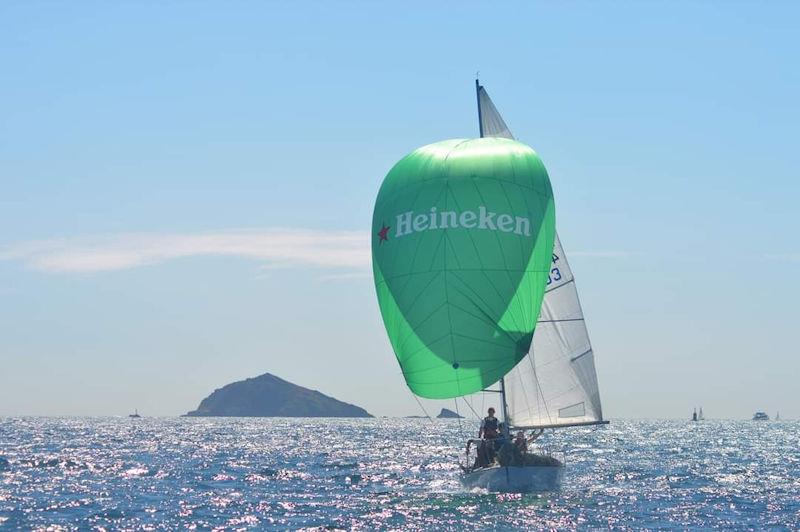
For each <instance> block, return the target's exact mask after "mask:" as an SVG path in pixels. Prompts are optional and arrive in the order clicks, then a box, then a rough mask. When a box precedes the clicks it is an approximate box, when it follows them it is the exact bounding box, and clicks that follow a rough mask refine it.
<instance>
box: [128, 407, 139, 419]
mask: <svg viewBox="0 0 800 532" xmlns="http://www.w3.org/2000/svg"><path fill="white" fill-rule="evenodd" d="M128 417H131V418H139V417H142V416H140V415H139V409H138V408H137V409H136V410H135V411H134V413H133V414H128Z"/></svg>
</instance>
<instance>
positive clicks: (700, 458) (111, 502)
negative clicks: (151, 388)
mask: <svg viewBox="0 0 800 532" xmlns="http://www.w3.org/2000/svg"><path fill="white" fill-rule="evenodd" d="M474 430H475V427H474V426H473V424H471V423H468V422H463V421H462V422H459V421H457V420H437V421H435V422H429V421H427V420H407V419H369V420H333V419H297V420H288V419H238V418H237V419H232V418H216V419H203V418H161V419H150V418H142V419H128V418H94V419H89V418H86V419H80V418H21V419H9V418H5V419H0V528H11V529H13V528H20V529H30V528H34V527H46V526H49V525H54V526H56V527H58V526H60V527H64V528H66V529H70V528H89V527H106V528H152V527H158V528H163V529H174V528H195V527H199V528H213V527H220V526H221V527H229V528H268V527H276V528H301V527H326V528H334V529H336V528H340V529H351V528H362V529H373V528H398V527H403V528H420V529H478V528H510V527H522V528H529V529H530V528H545V527H546V528H578V527H580V528H585V527H603V528H608V527H611V528H617V527H619V528H627V527H635V528H640V527H667V526H673V527H677V528H686V527H708V526H719V527H722V528H743V527H745V528H747V527H750V528H763V527H770V526H783V527H788V528H800V446H798V441H800V423H797V422H786V421H784V422H776V423H759V424H753V423H752V422H749V421H746V422H731V421H705V422H702V423H690V422H677V421H618V422H612V424H611V425H609V426H607V427H603V428H599V429H597V428H589V429H587V428H576V429H569V430H563V431H560V432H558V433H554V434H550V433H548V434H546V436H544V437H543V439H545V438H546V443H547V444H548V447H550V448H552V449H555V450H563V451H565V452H566V456H567V473H566V475H565V478H564V484H563V486H562V489H561V490H560V491H558V492H555V493H543V494H528V495H516V494H504V495H499V494H489V493H485V492H483V493H482V492H470V491H466V490H464V489H463V488H462V487H461V485H460V484H459V482H458V471H459V469H458V464H457V461H458V459H459V458H461V457H462V456H461V455H462V453H463V441H464V440H465V439H466V438H467V437H468V436H472V435H473V433H474Z"/></svg>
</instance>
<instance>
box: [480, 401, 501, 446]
mask: <svg viewBox="0 0 800 532" xmlns="http://www.w3.org/2000/svg"><path fill="white" fill-rule="evenodd" d="M487 413H488V414H489V415H488V416H486V417H485V418H483V421H481V428H480V430H478V438H485V439H487V440H493V439H495V438H497V435H498V429H499V426H500V423H499V422H498V421H497V418H496V417H494V408H491V407H490V408H489V411H488V412H487Z"/></svg>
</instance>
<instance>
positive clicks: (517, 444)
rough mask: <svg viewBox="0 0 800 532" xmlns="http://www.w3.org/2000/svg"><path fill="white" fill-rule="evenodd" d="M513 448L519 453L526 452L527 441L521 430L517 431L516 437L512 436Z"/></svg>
mask: <svg viewBox="0 0 800 532" xmlns="http://www.w3.org/2000/svg"><path fill="white" fill-rule="evenodd" d="M514 448H515V450H516V451H517V452H518V453H519V454H521V455H522V454H525V453H527V452H528V441H527V440H526V439H525V433H524V432H523V431H519V432H517V437H516V438H514Z"/></svg>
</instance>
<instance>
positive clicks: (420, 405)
mask: <svg viewBox="0 0 800 532" xmlns="http://www.w3.org/2000/svg"><path fill="white" fill-rule="evenodd" d="M411 395H412V396H413V397H414V400H415V401H416V402H417V404H418V405H419V407H420V408H421V409H422V413H423V414H425V417H426V418H428V421H430V422H431V423H433V418H432V417H431V416H430V414H428V411H427V410H425V407H424V406H422V403H421V402H420V400H419V397H417V396H416V394H413V393H412V394H411Z"/></svg>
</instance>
